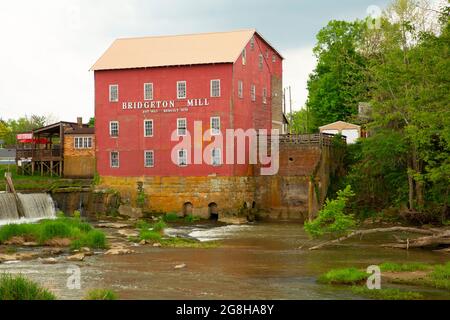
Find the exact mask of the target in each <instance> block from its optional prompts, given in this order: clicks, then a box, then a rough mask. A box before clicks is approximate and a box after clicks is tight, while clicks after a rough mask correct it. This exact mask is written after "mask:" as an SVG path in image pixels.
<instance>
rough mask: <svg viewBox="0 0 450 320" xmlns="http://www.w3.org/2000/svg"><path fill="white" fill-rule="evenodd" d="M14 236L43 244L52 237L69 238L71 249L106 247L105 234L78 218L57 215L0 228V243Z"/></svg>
mask: <svg viewBox="0 0 450 320" xmlns="http://www.w3.org/2000/svg"><path fill="white" fill-rule="evenodd" d="M14 237H21V238H23V239H24V240H25V241H26V242H37V243H38V244H40V245H45V244H47V243H48V242H49V241H51V240H53V239H69V240H70V242H71V248H72V249H79V248H82V247H89V248H93V249H103V248H106V247H107V243H106V237H105V234H104V233H103V232H101V231H99V230H96V229H94V228H93V227H92V226H91V225H90V224H88V223H85V222H82V221H81V220H80V219H78V218H66V217H59V218H57V219H56V220H43V221H40V222H39V223H27V224H11V225H6V226H3V227H1V228H0V244H3V243H5V242H7V241H8V240H10V239H12V238H14Z"/></svg>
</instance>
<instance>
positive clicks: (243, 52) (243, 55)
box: [242, 49, 247, 66]
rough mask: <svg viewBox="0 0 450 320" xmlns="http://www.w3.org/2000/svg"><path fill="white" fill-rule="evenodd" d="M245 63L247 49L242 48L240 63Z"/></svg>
mask: <svg viewBox="0 0 450 320" xmlns="http://www.w3.org/2000/svg"><path fill="white" fill-rule="evenodd" d="M246 63H247V50H246V49H244V50H243V51H242V65H243V66H245V64H246Z"/></svg>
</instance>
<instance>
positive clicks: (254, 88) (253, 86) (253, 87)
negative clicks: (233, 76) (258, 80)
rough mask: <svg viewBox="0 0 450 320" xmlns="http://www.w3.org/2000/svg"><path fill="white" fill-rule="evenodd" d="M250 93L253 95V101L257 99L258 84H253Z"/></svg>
mask: <svg viewBox="0 0 450 320" xmlns="http://www.w3.org/2000/svg"><path fill="white" fill-rule="evenodd" d="M250 95H251V99H252V101H253V102H255V101H256V85H255V84H252V86H251V88H250Z"/></svg>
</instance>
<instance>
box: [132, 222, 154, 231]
mask: <svg viewBox="0 0 450 320" xmlns="http://www.w3.org/2000/svg"><path fill="white" fill-rule="evenodd" d="M136 228H138V229H146V230H148V229H150V228H151V225H150V224H149V223H148V222H147V221H144V220H139V221H138V222H136Z"/></svg>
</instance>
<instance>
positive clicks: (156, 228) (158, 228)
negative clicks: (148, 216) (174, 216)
mask: <svg viewBox="0 0 450 320" xmlns="http://www.w3.org/2000/svg"><path fill="white" fill-rule="evenodd" d="M152 228H153V231H155V232H161V231H163V230H164V229H165V228H167V224H166V223H165V222H164V221H162V220H161V221H158V222H157V223H155V224H153V226H152Z"/></svg>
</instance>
